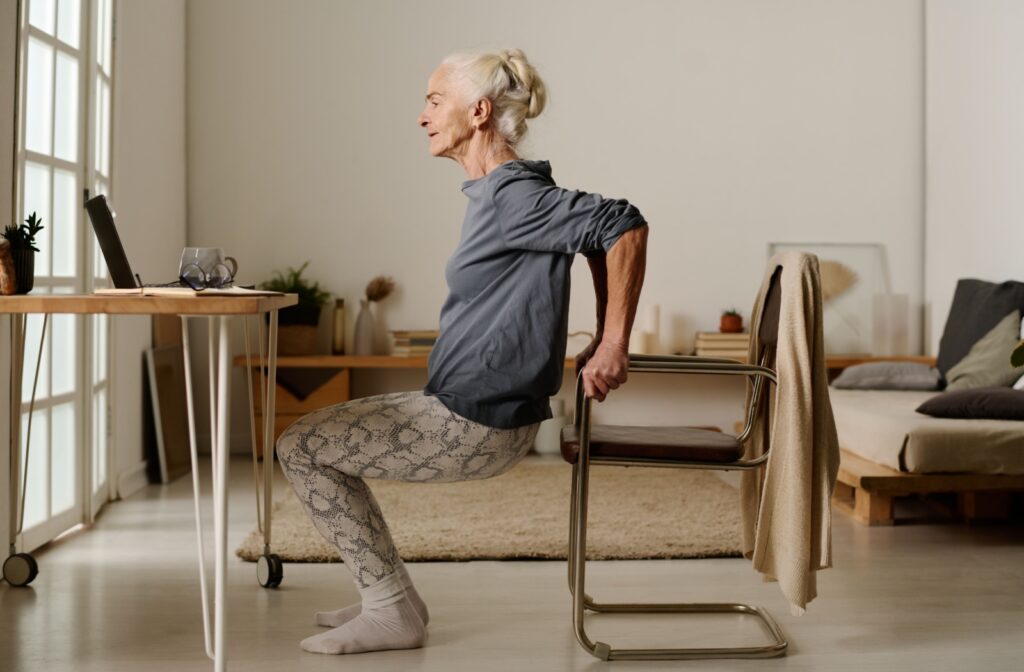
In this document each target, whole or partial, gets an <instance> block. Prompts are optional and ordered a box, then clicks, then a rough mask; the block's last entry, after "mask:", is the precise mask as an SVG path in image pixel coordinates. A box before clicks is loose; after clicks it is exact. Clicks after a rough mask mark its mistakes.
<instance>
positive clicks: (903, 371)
mask: <svg viewBox="0 0 1024 672" xmlns="http://www.w3.org/2000/svg"><path fill="white" fill-rule="evenodd" d="M941 380H942V374H940V373H939V370H938V369H936V368H935V367H933V366H928V365H927V364H918V363H917V362H869V363H867V364H857V365H855V366H848V367H847V368H845V369H843V372H842V373H841V374H839V377H838V378H836V379H835V380H834V381H832V387H836V388H839V389H843V390H937V389H939V383H940V381H941Z"/></svg>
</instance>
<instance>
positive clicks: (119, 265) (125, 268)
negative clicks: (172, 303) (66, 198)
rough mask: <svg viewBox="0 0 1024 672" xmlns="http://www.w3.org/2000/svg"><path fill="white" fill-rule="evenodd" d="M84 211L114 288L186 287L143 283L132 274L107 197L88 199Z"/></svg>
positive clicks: (163, 283) (165, 283)
mask: <svg viewBox="0 0 1024 672" xmlns="http://www.w3.org/2000/svg"><path fill="white" fill-rule="evenodd" d="M85 209H86V210H87V211H88V212H89V219H90V220H91V221H92V229H93V231H95V232H96V240H97V241H99V244H100V249H101V250H103V258H104V259H105V260H106V262H107V269H108V270H109V271H110V279H111V280H112V281H113V283H114V287H116V288H118V289H135V288H138V287H187V286H188V285H186V284H185V283H184V282H182V281H181V280H175V281H173V282H153V283H149V282H147V283H143V282H142V281H141V279H140V278H139V276H138V274H137V273H132V267H131V265H130V264H129V263H128V255H126V254H125V253H124V246H123V245H121V238H120V236H118V235H117V227H116V226H114V213H113V212H111V210H110V206H109V205H108V204H107V197H106V196H104V195H103V194H100V195H99V196H94V197H93V198H90V199H89V200H88V201H86V202H85Z"/></svg>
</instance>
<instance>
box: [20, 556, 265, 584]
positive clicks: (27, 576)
mask: <svg viewBox="0 0 1024 672" xmlns="http://www.w3.org/2000/svg"><path fill="white" fill-rule="evenodd" d="M38 575H39V565H37V564H36V559H35V558H33V557H32V556H31V555H29V554H28V553H15V554H14V555H12V556H11V557H9V558H7V560H6V561H5V562H4V578H5V579H7V583H9V584H11V585H12V586H27V585H28V584H30V583H32V580H33V579H35V578H36V576H38ZM279 582H280V581H279Z"/></svg>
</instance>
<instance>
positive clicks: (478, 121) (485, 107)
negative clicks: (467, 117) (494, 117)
mask: <svg viewBox="0 0 1024 672" xmlns="http://www.w3.org/2000/svg"><path fill="white" fill-rule="evenodd" d="M491 111H492V108H491V101H490V100H488V99H487V98H481V99H480V100H478V101H476V103H475V104H474V105H473V114H472V119H471V121H470V123H471V124H472V125H473V128H476V129H479V128H480V127H481V126H483V125H484V124H486V123H487V122H488V120H490V118H491Z"/></svg>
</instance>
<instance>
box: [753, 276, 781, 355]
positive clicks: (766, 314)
mask: <svg viewBox="0 0 1024 672" xmlns="http://www.w3.org/2000/svg"><path fill="white" fill-rule="evenodd" d="M781 278H782V266H778V267H776V269H775V272H774V273H772V279H771V280H770V281H769V282H768V292H767V293H766V294H765V299H764V308H763V309H762V310H761V326H760V328H759V329H758V330H757V335H758V338H760V339H761V343H763V344H764V345H766V346H770V347H771V348H772V349H773V350H774V349H775V346H776V345H778V343H779V312H780V310H781V308H782V287H781V285H782V280H781Z"/></svg>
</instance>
